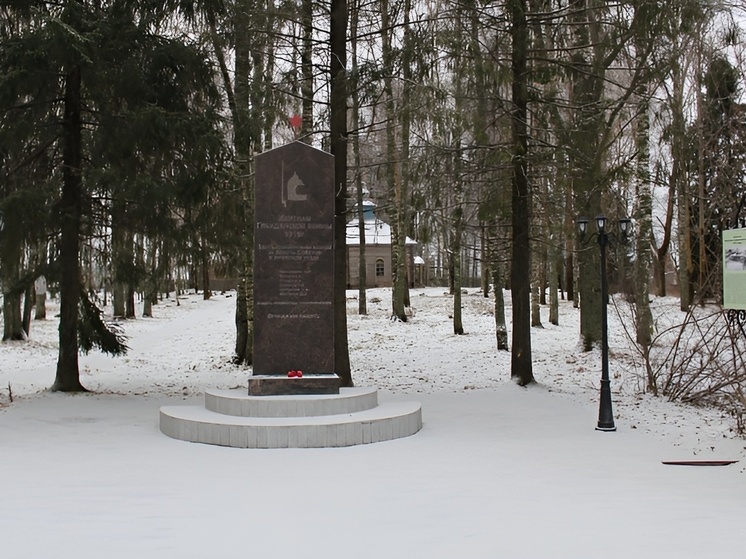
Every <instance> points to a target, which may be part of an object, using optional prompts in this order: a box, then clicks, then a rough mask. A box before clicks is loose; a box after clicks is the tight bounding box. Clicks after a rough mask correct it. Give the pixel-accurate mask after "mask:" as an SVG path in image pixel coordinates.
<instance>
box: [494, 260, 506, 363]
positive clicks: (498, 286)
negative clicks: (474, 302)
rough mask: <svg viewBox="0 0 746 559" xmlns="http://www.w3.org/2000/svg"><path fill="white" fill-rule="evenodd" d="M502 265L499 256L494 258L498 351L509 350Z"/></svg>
mask: <svg viewBox="0 0 746 559" xmlns="http://www.w3.org/2000/svg"><path fill="white" fill-rule="evenodd" d="M501 269H502V267H501V266H500V264H499V263H498V261H497V257H495V258H493V260H492V283H494V284H495V285H494V291H495V338H496V342H497V350H498V351H508V350H509V349H510V347H509V346H508V328H507V326H506V325H505V298H504V296H503V279H502V273H501Z"/></svg>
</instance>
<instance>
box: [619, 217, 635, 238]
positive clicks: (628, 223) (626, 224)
mask: <svg viewBox="0 0 746 559" xmlns="http://www.w3.org/2000/svg"><path fill="white" fill-rule="evenodd" d="M619 230H620V231H621V232H622V236H623V237H625V238H626V237H627V235H629V234H630V233H631V232H632V220H631V219H630V218H628V217H623V218H621V219H620V220H619Z"/></svg>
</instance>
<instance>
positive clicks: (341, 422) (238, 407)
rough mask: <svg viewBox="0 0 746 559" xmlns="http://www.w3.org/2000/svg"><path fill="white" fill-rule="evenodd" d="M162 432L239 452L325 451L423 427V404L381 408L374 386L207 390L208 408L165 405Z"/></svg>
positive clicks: (388, 438) (385, 437)
mask: <svg viewBox="0 0 746 559" xmlns="http://www.w3.org/2000/svg"><path fill="white" fill-rule="evenodd" d="M160 427H161V432H162V433H163V434H165V435H168V436H169V437H172V438H174V439H180V440H183V441H190V442H196V443H205V444H213V445H220V446H230V447H236V448H322V447H336V446H352V445H358V444H368V443H376V442H381V441H388V440H392V439H398V438H402V437H408V436H410V435H414V434H415V433H417V432H418V431H419V430H420V429H421V428H422V408H421V405H420V403H419V402H393V403H385V404H380V405H379V404H378V391H377V389H375V388H341V389H340V393H339V394H334V395H328V394H327V395H294V396H249V395H247V394H245V393H244V392H243V391H241V392H239V391H237V390H208V391H206V393H205V407H204V408H201V407H199V406H163V407H162V408H161V412H160Z"/></svg>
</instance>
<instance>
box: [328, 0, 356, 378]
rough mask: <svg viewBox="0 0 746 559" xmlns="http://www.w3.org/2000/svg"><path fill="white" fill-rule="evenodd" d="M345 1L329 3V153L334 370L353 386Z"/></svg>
mask: <svg viewBox="0 0 746 559" xmlns="http://www.w3.org/2000/svg"><path fill="white" fill-rule="evenodd" d="M346 43H347V0H331V22H330V47H331V99H330V110H331V151H332V155H333V156H334V187H335V188H334V191H335V192H336V196H335V210H334V211H335V219H334V243H335V244H334V370H335V372H336V373H337V374H338V375H339V377H340V379H341V380H342V386H352V371H351V368H350V353H349V346H348V343H347V293H346V280H347V244H346V243H347V220H346V219H345V217H346V216H347V44H346Z"/></svg>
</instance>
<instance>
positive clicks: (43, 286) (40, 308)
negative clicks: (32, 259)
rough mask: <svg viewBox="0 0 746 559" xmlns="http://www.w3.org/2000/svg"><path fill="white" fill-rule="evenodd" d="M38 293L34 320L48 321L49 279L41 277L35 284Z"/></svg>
mask: <svg viewBox="0 0 746 559" xmlns="http://www.w3.org/2000/svg"><path fill="white" fill-rule="evenodd" d="M34 290H35V291H36V305H35V314H34V319H36V320H46V318H47V279H46V278H45V277H44V276H39V277H38V278H37V279H36V282H35V284H34Z"/></svg>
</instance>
